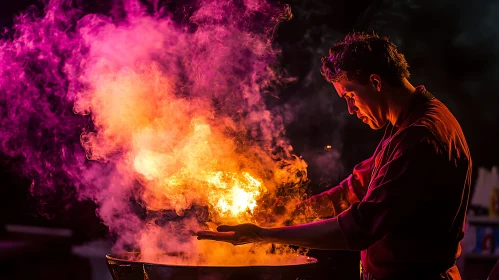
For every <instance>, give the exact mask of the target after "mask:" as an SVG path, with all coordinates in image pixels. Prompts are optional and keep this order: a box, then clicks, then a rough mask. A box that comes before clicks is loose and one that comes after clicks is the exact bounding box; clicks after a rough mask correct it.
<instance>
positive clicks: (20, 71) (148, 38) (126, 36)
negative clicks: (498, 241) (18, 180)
mask: <svg viewBox="0 0 499 280" xmlns="http://www.w3.org/2000/svg"><path fill="white" fill-rule="evenodd" d="M185 5H186V6H184V7H183V10H184V11H188V12H186V14H185V15H184V16H183V17H180V18H178V15H177V18H175V17H174V16H173V15H172V14H169V13H168V12H167V11H166V9H165V7H160V5H159V2H157V1H155V2H153V3H147V4H141V3H140V2H139V1H133V0H126V1H116V2H113V5H112V6H111V7H110V9H109V10H108V11H107V12H103V13H88V12H86V11H85V9H84V8H82V7H77V6H75V5H74V4H73V2H72V1H64V0H52V1H49V2H47V3H46V5H45V6H44V9H43V10H38V9H36V8H34V7H32V8H30V9H28V10H27V11H26V12H24V13H22V14H21V15H20V16H18V17H17V18H16V19H15V24H14V26H13V28H12V30H10V31H9V32H8V33H6V36H5V38H4V39H2V40H1V41H0V64H1V65H2V68H1V70H0V71H1V73H0V104H1V106H0V109H1V116H2V117H1V128H0V143H1V151H2V152H3V153H5V154H7V155H8V156H10V157H12V158H16V159H19V160H20V161H21V162H22V164H21V170H22V172H23V174H25V175H26V176H27V177H29V178H31V179H32V186H31V192H32V195H33V196H35V197H37V198H39V200H40V204H41V206H43V205H50V204H51V203H54V201H56V200H61V199H63V200H64V199H65V198H67V197H68V196H71V195H73V193H76V195H77V196H78V198H79V199H81V200H84V199H91V200H93V201H95V202H96V204H97V205H98V211H97V212H98V215H99V217H100V218H101V219H102V221H103V223H104V224H105V225H106V226H107V227H108V228H109V230H110V232H111V233H112V234H113V235H115V236H116V239H117V240H116V245H115V250H116V251H123V250H132V249H138V250H140V251H141V252H142V255H143V258H144V259H146V260H157V261H159V259H158V258H159V257H158V256H160V255H161V254H162V252H172V251H175V252H188V253H191V254H192V255H188V256H187V257H186V260H183V262H184V263H191V264H202V263H207V262H211V263H213V262H216V259H215V257H210V258H211V259H209V260H208V259H206V258H203V255H204V256H206V254H208V252H210V253H211V252H217V254H216V255H217V256H220V259H219V261H220V262H222V263H218V264H224V263H227V262H228V261H229V260H234V261H236V260H241V261H242V260H243V259H245V260H246V259H247V257H248V255H249V253H248V252H249V251H248V250H250V251H251V252H252V253H251V254H252V255H253V256H254V257H253V258H252V260H253V261H255V260H258V259H260V260H267V259H266V257H265V256H266V253H267V252H268V251H269V250H271V251H273V252H274V253H275V252H276V249H275V248H273V249H272V248H271V247H269V246H270V245H269V246H263V247H262V246H251V245H250V246H241V247H238V248H233V247H230V246H227V245H226V244H218V243H216V245H214V244H212V243H210V242H208V241H206V242H197V241H195V240H194V239H195V238H194V237H192V235H191V234H190V233H191V232H192V231H197V230H199V229H200V227H201V226H202V225H203V223H204V222H206V221H215V222H218V223H222V222H224V223H232V222H242V221H251V222H257V221H256V220H254V217H253V215H252V212H251V211H253V210H254V211H257V210H258V209H257V208H258V207H257V205H256V201H257V200H258V199H264V198H265V199H266V201H272V200H273V199H274V198H275V196H276V193H277V192H278V191H279V190H280V189H281V190H282V188H286V187H289V186H293V188H291V189H289V191H287V192H286V193H287V199H288V200H287V201H286V202H289V203H292V202H293V201H295V200H297V199H299V198H300V196H301V195H303V194H304V192H303V190H300V188H299V186H300V184H302V183H303V182H305V181H306V180H307V172H306V171H307V170H306V168H307V165H306V163H305V162H304V161H303V160H302V159H300V158H298V157H297V156H295V155H294V152H293V148H292V147H291V145H290V143H289V140H288V139H287V138H286V137H285V131H284V126H285V120H284V119H283V117H282V115H281V114H279V113H280V111H279V110H277V109H276V110H269V109H267V106H266V104H265V102H264V101H265V98H272V96H277V95H278V89H279V87H280V86H281V85H282V84H283V83H286V82H287V81H289V80H290V78H289V77H286V76H285V75H283V72H282V71H281V70H280V69H279V67H278V66H277V65H278V59H279V56H280V51H279V48H278V47H277V46H276V44H275V43H274V42H273V39H274V33H275V30H276V27H277V26H278V24H279V23H280V22H281V21H283V20H285V19H289V18H290V16H291V13H290V10H289V7H286V6H283V7H278V6H276V5H272V4H270V3H267V2H265V1H263V0H247V1H240V2H232V1H229V2H226V1H216V0H214V1H199V2H197V3H190V4H189V3H187V4H185ZM297 186H298V188H297ZM241 205H243V206H244V205H245V207H241ZM262 205H265V204H262ZM42 211H43V207H42ZM165 217H166V218H165ZM165 219H166V222H165ZM279 250H281V252H282V253H290V252H291V250H290V249H286V248H284V247H283V248H280V249H279ZM279 250H277V251H279ZM228 256H232V258H230V257H228ZM235 256H239V257H235ZM275 260H276V261H282V260H279V259H275ZM168 261H172V260H168ZM236 262H237V261H236Z"/></svg>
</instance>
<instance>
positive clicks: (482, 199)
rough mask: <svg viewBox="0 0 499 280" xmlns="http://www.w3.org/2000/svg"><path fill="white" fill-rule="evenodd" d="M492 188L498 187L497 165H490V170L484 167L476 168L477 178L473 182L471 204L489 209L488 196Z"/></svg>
mask: <svg viewBox="0 0 499 280" xmlns="http://www.w3.org/2000/svg"><path fill="white" fill-rule="evenodd" d="M494 188H499V174H498V173H497V166H494V167H492V169H491V170H488V169H486V168H484V167H480V168H478V178H477V180H476V182H475V191H474V193H473V197H472V198H471V205H476V206H481V207H484V208H487V209H489V206H490V196H491V195H492V190H493V189H494Z"/></svg>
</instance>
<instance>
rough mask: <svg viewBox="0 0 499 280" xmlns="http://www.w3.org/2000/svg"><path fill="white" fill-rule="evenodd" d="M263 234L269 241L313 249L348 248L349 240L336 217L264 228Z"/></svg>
mask: <svg viewBox="0 0 499 280" xmlns="http://www.w3.org/2000/svg"><path fill="white" fill-rule="evenodd" d="M262 235H263V236H262V238H263V239H264V241H267V242H275V243H280V244H287V245H296V246H300V247H307V248H313V249H324V250H348V245H347V240H346V239H345V237H344V236H343V233H342V232H341V229H340V226H339V224H338V220H337V219H336V218H331V219H327V220H322V221H318V222H313V223H308V224H303V225H298V226H289V227H281V228H268V229H263V233H262Z"/></svg>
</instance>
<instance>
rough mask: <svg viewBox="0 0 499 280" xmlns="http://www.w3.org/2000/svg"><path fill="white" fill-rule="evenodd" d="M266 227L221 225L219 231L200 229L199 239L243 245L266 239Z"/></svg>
mask: <svg viewBox="0 0 499 280" xmlns="http://www.w3.org/2000/svg"><path fill="white" fill-rule="evenodd" d="M264 234H265V229H263V228H261V227H259V226H257V225H254V224H241V225H235V226H226V225H223V226H219V227H218V228H217V231H200V232H198V233H197V236H198V240H215V241H223V242H228V243H232V244H233V245H242V244H248V243H254V242H263V241H264Z"/></svg>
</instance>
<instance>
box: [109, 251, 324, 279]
mask: <svg viewBox="0 0 499 280" xmlns="http://www.w3.org/2000/svg"><path fill="white" fill-rule="evenodd" d="M138 257H139V254H138V253H126V254H109V255H106V259H107V265H108V267H109V270H110V271H111V275H112V276H113V279H114V280H145V279H148V280H259V279H261V280H264V279H265V280H288V279H289V280H312V279H314V278H315V277H314V271H315V267H316V263H317V259H315V258H310V257H306V256H296V258H298V261H297V262H296V263H299V264H292V265H280V266H275V265H272V266H271V265H269V266H188V265H185V266H183V265H167V264H154V263H147V262H139V261H134V259H138Z"/></svg>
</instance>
